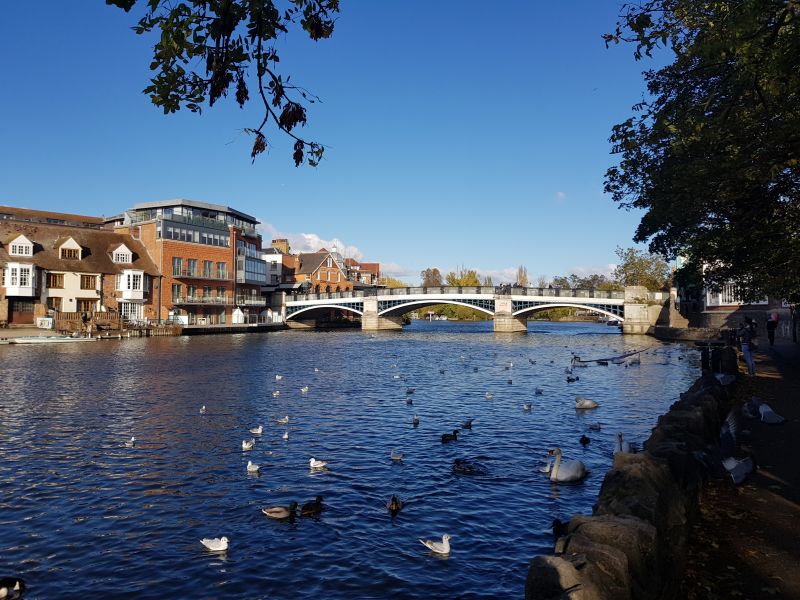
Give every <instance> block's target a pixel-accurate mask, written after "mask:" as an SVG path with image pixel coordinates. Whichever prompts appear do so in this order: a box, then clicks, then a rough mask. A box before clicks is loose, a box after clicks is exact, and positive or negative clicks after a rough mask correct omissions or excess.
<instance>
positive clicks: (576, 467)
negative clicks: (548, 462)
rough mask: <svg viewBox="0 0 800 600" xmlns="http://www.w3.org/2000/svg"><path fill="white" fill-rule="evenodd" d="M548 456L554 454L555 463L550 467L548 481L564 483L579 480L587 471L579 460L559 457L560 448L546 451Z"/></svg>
mask: <svg viewBox="0 0 800 600" xmlns="http://www.w3.org/2000/svg"><path fill="white" fill-rule="evenodd" d="M548 455H549V456H555V464H553V466H552V468H551V469H550V481H558V482H562V483H566V482H569V481H580V480H581V479H583V478H584V477H586V475H588V472H587V471H586V467H585V466H584V465H583V463H582V462H581V461H579V460H565V461H562V458H561V456H562V455H561V448H553V449H552V450H550V452H548Z"/></svg>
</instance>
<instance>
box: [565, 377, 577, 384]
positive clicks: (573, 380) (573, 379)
mask: <svg viewBox="0 0 800 600" xmlns="http://www.w3.org/2000/svg"><path fill="white" fill-rule="evenodd" d="M579 380H580V377H567V383H575V382H576V381H579Z"/></svg>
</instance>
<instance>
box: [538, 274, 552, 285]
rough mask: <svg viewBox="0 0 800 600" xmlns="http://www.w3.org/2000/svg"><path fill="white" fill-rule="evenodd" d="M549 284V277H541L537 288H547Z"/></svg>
mask: <svg viewBox="0 0 800 600" xmlns="http://www.w3.org/2000/svg"><path fill="white" fill-rule="evenodd" d="M549 283H550V280H549V279H547V275H539V277H537V278H536V287H538V288H546V287H547V285H548V284H549Z"/></svg>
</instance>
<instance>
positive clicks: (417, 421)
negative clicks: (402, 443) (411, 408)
mask: <svg viewBox="0 0 800 600" xmlns="http://www.w3.org/2000/svg"><path fill="white" fill-rule="evenodd" d="M411 424H412V425H413V426H414V427H417V426H418V425H419V417H418V416H417V415H414V418H413V419H411Z"/></svg>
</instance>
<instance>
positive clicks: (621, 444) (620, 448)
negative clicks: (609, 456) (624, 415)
mask: <svg viewBox="0 0 800 600" xmlns="http://www.w3.org/2000/svg"><path fill="white" fill-rule="evenodd" d="M631 452H633V449H632V446H631V444H630V442H626V441H624V440H623V439H622V432H619V433H618V434H617V447H616V448H615V449H614V454H620V453H623V454H629V453H631Z"/></svg>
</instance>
